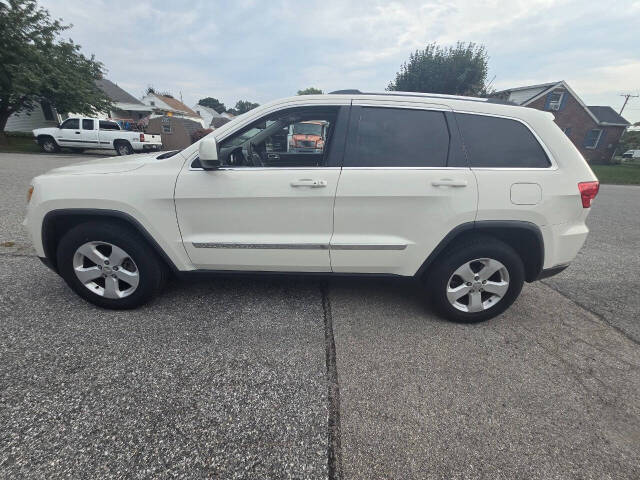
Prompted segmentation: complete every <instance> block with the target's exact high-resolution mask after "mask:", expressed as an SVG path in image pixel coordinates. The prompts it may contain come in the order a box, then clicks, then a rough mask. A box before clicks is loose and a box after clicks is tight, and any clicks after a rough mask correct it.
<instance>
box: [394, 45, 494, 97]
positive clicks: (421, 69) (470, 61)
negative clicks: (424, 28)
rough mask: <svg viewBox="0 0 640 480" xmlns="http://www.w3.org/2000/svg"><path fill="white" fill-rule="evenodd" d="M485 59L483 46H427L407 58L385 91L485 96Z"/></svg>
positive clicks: (486, 91)
mask: <svg viewBox="0 0 640 480" xmlns="http://www.w3.org/2000/svg"><path fill="white" fill-rule="evenodd" d="M488 60H489V57H488V55H487V52H486V50H485V48H484V46H482V45H476V44H475V43H471V42H470V43H466V44H465V43H461V42H458V43H457V44H456V45H455V46H448V47H441V46H439V45H437V44H436V43H430V44H429V45H427V46H426V48H424V49H423V50H416V51H415V52H414V53H412V54H411V55H410V56H409V61H408V62H405V63H404V64H403V65H402V66H401V67H400V71H399V72H398V73H397V74H396V78H395V80H394V81H393V82H391V83H389V85H388V86H387V90H396V91H402V92H425V93H446V94H451V95H469V96H484V95H487V94H488V93H489V86H488V85H487V84H486V81H487V71H488V66H487V64H488Z"/></svg>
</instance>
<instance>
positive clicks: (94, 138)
mask: <svg viewBox="0 0 640 480" xmlns="http://www.w3.org/2000/svg"><path fill="white" fill-rule="evenodd" d="M96 123H97V122H96V121H95V120H94V119H92V118H83V119H82V122H81V127H82V129H81V130H80V140H81V141H82V143H81V144H80V146H81V147H84V148H97V147H98V146H99V144H98V129H97V125H96Z"/></svg>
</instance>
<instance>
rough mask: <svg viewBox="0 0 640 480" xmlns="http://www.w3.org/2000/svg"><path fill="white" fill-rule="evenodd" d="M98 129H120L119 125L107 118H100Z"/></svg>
mask: <svg viewBox="0 0 640 480" xmlns="http://www.w3.org/2000/svg"><path fill="white" fill-rule="evenodd" d="M100 130H120V125H118V124H117V123H116V122H109V121H108V120H100Z"/></svg>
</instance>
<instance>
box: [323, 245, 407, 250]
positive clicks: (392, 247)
mask: <svg viewBox="0 0 640 480" xmlns="http://www.w3.org/2000/svg"><path fill="white" fill-rule="evenodd" d="M406 248H407V246H406V245H355V244H354V245H352V244H342V245H331V250H404V249H406Z"/></svg>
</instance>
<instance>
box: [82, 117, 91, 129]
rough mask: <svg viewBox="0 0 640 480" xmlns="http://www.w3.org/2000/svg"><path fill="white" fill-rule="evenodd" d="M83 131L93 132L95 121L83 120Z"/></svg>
mask: <svg viewBox="0 0 640 480" xmlns="http://www.w3.org/2000/svg"><path fill="white" fill-rule="evenodd" d="M82 129H83V130H93V120H89V119H87V118H83V119H82Z"/></svg>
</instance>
